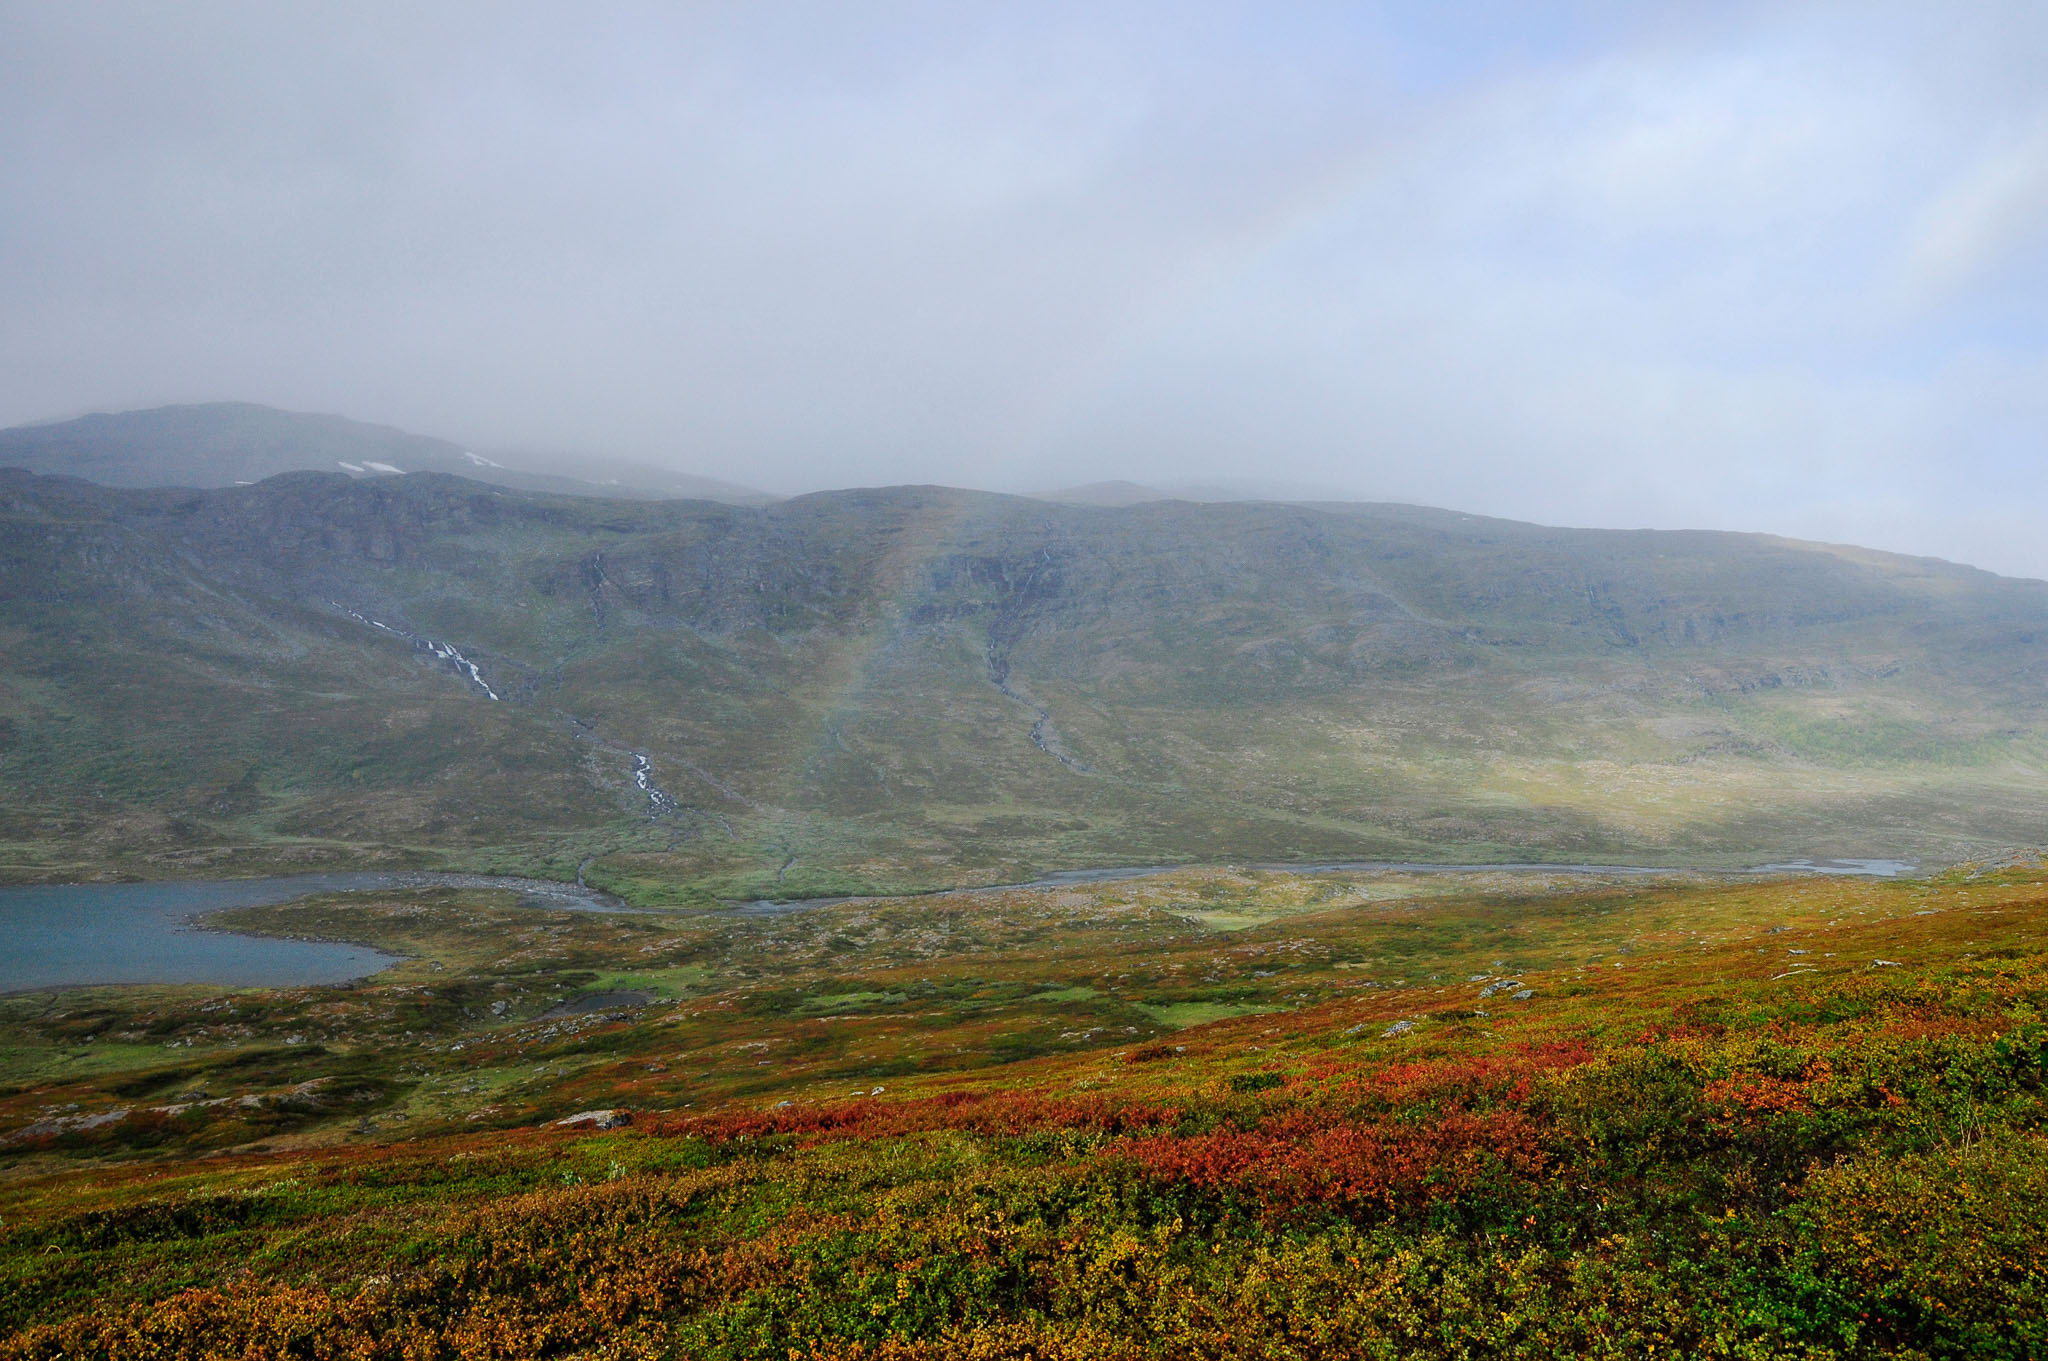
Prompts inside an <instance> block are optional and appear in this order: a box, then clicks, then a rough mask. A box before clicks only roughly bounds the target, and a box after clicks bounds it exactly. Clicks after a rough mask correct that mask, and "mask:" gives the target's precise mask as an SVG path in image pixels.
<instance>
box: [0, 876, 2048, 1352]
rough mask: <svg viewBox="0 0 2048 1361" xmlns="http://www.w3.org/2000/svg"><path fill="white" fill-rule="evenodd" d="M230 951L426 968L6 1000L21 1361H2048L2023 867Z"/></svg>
mask: <svg viewBox="0 0 2048 1361" xmlns="http://www.w3.org/2000/svg"><path fill="white" fill-rule="evenodd" d="M217 924H220V925H225V926H232V927H234V928H235V929H239V930H255V931H263V932H269V933H275V934H287V935H300V936H313V937H322V938H340V939H349V940H359V941H364V942H368V943H372V944H376V945H378V946H381V947H383V948H385V949H389V950H392V951H394V952H397V953H401V954H404V955H405V956H407V961H406V962H405V963H403V964H401V965H399V966H397V967H395V968H393V969H391V970H388V971H386V972H385V973H384V974H381V975H378V976H377V977H376V978H374V979H369V980H365V981H362V982H359V983H357V984H354V985H349V986H343V987H336V988H307V989H296V990H288V991H269V992H221V991H218V990H205V989H101V990H77V991H69V992H63V993H47V994H33V995H22V996H15V997H10V998H5V999H0V1084H4V1086H0V1272H4V1275H0V1280H4V1281H5V1287H4V1289H0V1329H4V1330H5V1332H6V1339H5V1341H0V1356H6V1357H23V1358H27V1357H34V1358H55V1357H59V1356H66V1357H77V1356H190V1357H202V1356H220V1355H235V1356H250V1357H383V1356H390V1357H400V1356H405V1357H439V1356H446V1357H458V1356H459V1357H471V1356H478V1357H482V1356H504V1357H512V1356H564V1357H567V1356H587V1357H599V1356H606V1357H611V1356H617V1357H627V1356H633V1357H640V1356H646V1357H665V1356H675V1357H773V1358H777V1361H781V1359H782V1358H811V1357H988V1358H994V1357H1020V1358H1021V1357H1037V1358H1055V1357H1077V1358H1078V1357H1185V1356H1198V1357H1237V1356H1246V1357H1324V1356H1339V1355H1342V1356H1387V1357H1396V1356H1399V1357H1411V1356H1445V1357H1452V1356H1526V1357H1551V1356H1558V1355H1586V1356H1649V1355H1674V1356H1675V1355H1686V1356H1743V1357H1766V1356H1768V1357H1782V1356H1803V1357H1815V1358H1819V1357H1854V1356H1879V1355H1883V1356H1929V1357H1933V1356H1944V1357H1964V1356H1969V1357H1985V1356H1990V1357H2022V1356H2034V1355H2040V1354H2042V1352H2043V1351H2044V1349H2048V1324H2044V1323H2043V1322H2042V1320H2043V1319H2048V1122H2044V1113H2048V1112H2044V1106H2043V1101H2042V1090H2043V1081H2044V1072H2043V1067H2044V1061H2048V1024H2044V1022H2043V1018H2042V1012H2043V1010H2044V1009H2048V869H2044V867H2043V866H2041V865H2038V864H2035V863H2032V862H2026V863H2019V864H2012V865H2006V866H2002V867H1976V868H1965V869H1961V870H1957V871H1953V872H1950V873H1947V874H1945V875H1942V876H1939V877H1936V878H1931V879H1924V880H1912V881H1896V882H1879V881H1870V880H1839V879H1818V878H1809V879H1791V880H1777V881H1756V880H1752V879H1743V880H1735V879H1724V878H1716V877H1714V876H1711V875H1706V874H1684V875H1672V876H1668V877H1666V878H1663V879H1658V880H1654V881H1644V880H1614V881H1602V880H1588V879H1585V878H1580V877H1573V876H1569V875H1564V874H1542V875H1533V876H1531V875H1512V874H1505V873H1492V874H1475V875H1469V876H1445V875H1429V876H1423V875H1402V874H1397V873H1389V872H1381V873H1372V874H1356V873H1328V874H1311V873H1283V872H1258V871H1246V870H1232V869H1206V870H1185V871H1178V872H1174V873H1169V874H1163V875H1158V876H1154V877H1151V878H1146V879H1138V880H1128V881H1122V882H1117V883H1106V884H1095V885H1076V886H1072V887H1066V888H1059V889H1039V890H979V891H970V892H959V893H952V894H944V895H937V896H931V897H923V898H913V899H897V900H884V901H862V902H852V903H844V904H840V905H836V906H830V907H817V908H808V909H803V910H795V911H787V912H781V913H762V914H754V915H749V914H738V913H731V912H642V913H619V914H593V913H580V912H566V911H561V912H557V911H548V910H544V909H536V908H531V907H525V906H522V905H520V904H519V903H518V902H517V901H516V899H514V898H513V897H512V896H511V895H509V894H504V893H500V892H494V891H488V890H467V889H434V890H423V891H417V892H406V893H389V894H376V895H337V896H330V897H321V898H311V899H305V900H301V901H299V902H296V903H289V904H284V905H280V906H275V907H265V908H253V909H244V910H240V911H238V912H236V913H233V914H224V915H223V917H222V918H221V919H219V920H218V923H217ZM589 1111H625V1112H630V1120H631V1123H630V1124H628V1125H626V1126H624V1127H622V1128H610V1129H601V1128H597V1127H596V1125H597V1124H599V1123H611V1121H610V1120H609V1119H608V1120H605V1121H599V1122H586V1123H585V1124H583V1125H582V1126H581V1127H574V1126H568V1127H565V1126H563V1125H560V1124H558V1123H556V1122H557V1121H560V1120H561V1119H562V1118H563V1117H566V1116H573V1115H575V1114H577V1113H580V1112H589Z"/></svg>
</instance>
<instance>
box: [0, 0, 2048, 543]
mask: <svg viewBox="0 0 2048 1361" xmlns="http://www.w3.org/2000/svg"><path fill="white" fill-rule="evenodd" d="M2043 70H2048V7H2044V6H2042V5H2040V4H2039V3H2038V0H2020V2H2016V3H1999V2H1998V0H1989V2H1987V3H1970V0H1955V2H1954V3H1948V4H1943V5H1933V4H1926V3H1913V4H1890V3H1887V2H1886V0H1859V2H1858V3H1844V4H1831V3H1819V4H1809V3H1800V0H1778V3H1772V4H1759V5H1747V4H1743V3H1740V0H1736V2H1735V3H1728V4H1721V5H1699V4H1684V5H1679V4H1670V5H1664V4H1655V3H1636V4H1626V5H1624V4H1606V3H1593V2H1591V0H1588V3H1582V4H1569V3H1560V4H1541V3H1498V4H1495V3H1487V2H1486V0H1475V3H1470V4H1450V5H1447V4H1443V3H1440V2H1439V3H1423V2H1420V0H1418V2H1416V3H1407V2H1406V0H1403V2H1401V3H1384V4H1374V3H1355V4H1316V3H1312V2H1309V0H1303V2H1302V3H1290V4H1287V5H1273V4H1270V3H1258V4H1219V3H1203V2H1202V0H1182V2H1180V3H1172V4H1158V5H1153V4H1143V3H1131V4H1119V3H1114V0H1092V2H1091V3H1077V4H1064V3H1061V0H1033V3H1028V4H1005V3H993V2H992V3H977V4H968V5H962V4H959V3H956V2H954V0H946V2H944V3H931V4H917V3H909V4H894V3H887V2H886V0H872V2H868V3H861V4H851V5H850V4H845V3H843V2H835V3H824V4H815V5H812V4H794V3H792V4H777V3H772V0H754V2H753V3H741V4H731V5H723V4H687V3H678V2H676V0H670V2H669V3H659V4H646V5H640V4H614V3H603V0H594V2H588V3H580V4H577V5H573V6H571V5H566V4H564V5H523V4H518V3H514V2H512V0H506V2H503V3H476V4H465V3H428V2H425V0H411V2H409V3H403V4H379V3H374V2H373V0H352V2H351V3H348V4H314V3H307V4H293V5H278V4H275V3H270V2H269V0H265V2H264V3H251V4H209V3H205V2H204V0H192V2H191V3H181V4H178V5H162V4H157V3H146V4H132V5H128V4H109V3H93V2H92V0H47V2H45V3H23V2H22V0H0V425H8V424H16V423H22V422H28V421H36V420H46V419H52V418H59V417H64V416H70V415H75V414H79V413H82V412H85V411H90V410H120V409H127V408H133V407H141V406H152V405H158V404H163V403H168V402H185V401H213V400H240V401H255V402H264V403H268V404H271V405H275V406H281V407H287V408H291V409H297V410H309V411H328V412H340V413H342V414H346V415H350V416H354V417H357V418H359V419H364V420H372V421H378V422H385V423H390V424H395V425H400V426H403V427H405V428H407V429H411V430H415V431H418V432H420V433H424V434H435V435H444V436H447V437H449V438H453V439H458V440H461V441H463V442H465V443H467V444H469V445H470V446H471V447H475V448H479V449H489V450H494V451H544V452H550V453H566V454H574V453H585V454H603V455H607V456H612V457H619V458H628V459H634V460H638V461H642V462H648V463H655V464H660V465H663V466H667V467H673V468H677V469H680V470H683V471H687V472H692V473H697V474H701V475H704V476H710V477H717V478H722V479H726V480H729V481H733V482H739V483H742V484H746V485H749V486H754V487H760V488H763V489H766V490H769V491H773V492H778V493H795V492H801V491H806V490H815V489H821V488H827V487H840V486H852V485H873V484H883V483H899V482H941V483H949V484H952V485H958V486H974V487H984V488H990V489H995V490H1006V491H1034V490H1046V489H1051V488H1057V487H1063V486H1072V485H1075V484H1079V483H1087V482H1093V481H1097V480H1104V479H1129V480H1132V481H1138V482H1143V483H1149V484H1155V485H1159V484H1166V485H1177V484H1189V483H1218V482H1222V483H1228V484H1232V485H1240V486H1248V487H1261V488H1271V489H1278V490H1284V491H1286V492H1287V493H1288V494H1296V495H1298V494H1319V495H1329V496H1345V497H1355V498H1358V499H1367V500H1396V501H1411V502H1420V503H1424V504H1431V505H1440V506H1448V507H1453V508H1457V509H1461V510H1467V511H1473V512H1479V513H1485V514H1491V515H1500V516H1506V517H1510V518H1515V519H1523V520H1536V521H1541V522H1545V523H1551V524H1570V525H1597V526H1611V527H1631V528H1632V527H1660V528H1679V527H1692V528H1721V529H1744V530H1762V531H1768V532H1773V533H1781V534H1788V535H1794V536H1797V537H1802V538H1817V539H1825V540H1831V541H1837V542H1853V543H1861V544H1866V545H1869V546H1873V547H1879V548H1886V549H1892V550H1896V551H1902V552H1911V553H1924V554H1932V555H1936V556H1941V557H1946V558H1951V559H1955V560H1959V561H1964V562H1970V563H1974V564H1976V565H1979V566H1983V567H1988V568H1991V569H1993V570H1997V571H2002V572H2007V573H2012V574H2017V575H2025V576H2038V577H2048V533H2043V532H2042V529H2041V526H2042V525H2043V523H2044V522H2048V81H2044V80H2042V79H2041V75H2040V73H2041V72H2042V71H2043Z"/></svg>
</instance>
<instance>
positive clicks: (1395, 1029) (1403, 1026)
mask: <svg viewBox="0 0 2048 1361" xmlns="http://www.w3.org/2000/svg"><path fill="white" fill-rule="evenodd" d="M1413 1029H1415V1022H1413V1021H1396V1022H1394V1023H1393V1024H1392V1025H1390V1026H1388V1027H1387V1028H1386V1029H1385V1030H1382V1031H1381V1032H1380V1038H1381V1039H1383V1040H1391V1039H1392V1038H1394V1036H1396V1035H1406V1034H1407V1033H1408V1032H1409V1031H1411V1030H1413Z"/></svg>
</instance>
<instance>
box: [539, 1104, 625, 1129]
mask: <svg viewBox="0 0 2048 1361" xmlns="http://www.w3.org/2000/svg"><path fill="white" fill-rule="evenodd" d="M632 1123H633V1112H631V1111H629V1110H618V1109H613V1110H602V1111H577V1112H576V1113H575V1114H574V1115H565V1116H563V1117H562V1118H561V1119H559V1120H557V1121H555V1124H556V1125H557V1126H559V1127H560V1128H562V1129H622V1128H624V1127H625V1126H627V1125H630V1124H632Z"/></svg>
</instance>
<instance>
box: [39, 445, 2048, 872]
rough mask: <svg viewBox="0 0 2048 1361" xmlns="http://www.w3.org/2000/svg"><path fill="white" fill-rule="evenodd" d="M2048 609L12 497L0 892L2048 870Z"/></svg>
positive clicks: (631, 517)
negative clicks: (410, 884)
mask: <svg viewBox="0 0 2048 1361" xmlns="http://www.w3.org/2000/svg"><path fill="white" fill-rule="evenodd" d="M2044 666H2048V585H2043V584H2042V583H2038V582H2024V581H2015V580H2009V579H2004V578H1999V577H1995V576H1992V575H1990V574H1988V573H1983V572H1977V571H1973V570H1970V569H1967V568H1961V567H1956V566H1952V565H1950V564H1945V563H1940V562H1935V561H1932V560H1926V559H1910V558H1900V557H1892V556H1887V555H1884V554H1878V553H1870V552H1864V551H1861V550H1855V549H1845V548H1834V547H1827V546H1822V545H1814V544H1802V543H1793V542H1788V541H1784V540H1777V539H1770V538H1765V537H1760V536H1753V535H1734V534H1708V533H1649V532H1643V533H1619V532H1608V531H1585V530H1561V529H1548V528H1543V527H1540V526H1535V525H1526V524H1517V523H1512V522H1507V521H1499V520H1485V519H1478V518H1474V517H1470V516H1463V515H1458V514H1454V513H1450V512H1442V511H1430V510H1423V509H1418V508H1414V507H1403V506H1376V505H1355V506H1354V505H1341V506H1294V505H1276V504H1258V503H1240V504H1217V505H1200V504H1191V503H1185V502H1153V503H1149V504H1141V505H1133V506H1127V507H1111V508H1095V507H1084V506H1065V505H1053V504H1050V503H1047V502H1042V501H1032V500H1026V499H1021V498H1015V497H1001V496H992V495H984V494H980V493H972V492H960V491H952V490H947V489H943V488H928V487H927V488H893V489H881V490H864V491H847V492H835V493H827V494H820V495H815V496H807V497H800V498H797V499H795V500H792V501H788V502H783V503H779V504H776V505H772V506H767V507H756V508H749V507H740V506H730V505H721V504H714V503H710V502H702V501H667V502H644V501H643V502H627V501H605V500H594V499H586V498H571V497H557V496H549V495H543V494H540V493H534V492H522V491H517V490H514V489H509V488H505V487H495V486H489V485H485V484H481V483H478V482H474V481H468V480H465V479H461V478H455V477H450V476H444V475H439V474H425V473H414V474H411V475H406V476H396V475H393V476H384V477H378V478H352V477H350V476H346V475H343V474H341V473H333V474H317V473H295V474H288V475H284V476H279V477H275V478H271V479H269V480H266V481H262V482H259V483H257V484H256V485H253V486H245V487H222V488H216V489H211V490H207V489H200V490H187V491H164V490H154V491H152V490H116V489H109V488H105V487H100V486H95V485H92V484H89V483H86V482H81V481H77V480H73V479H65V478H56V477H44V476H37V475H33V474H27V473H19V472H16V473H6V474H0V872H4V873H5V874H6V875H7V876H8V877H11V878H13V879H16V880H21V879H45V880H47V879H76V878H82V877H90V876H93V875H96V874H109V873H112V874H127V875H137V876H142V877H153V876H163V875H167V874H202V873H209V872H249V871H252V870H258V869H268V868H289V867H294V866H307V867H319V866H327V865H348V866H360V865H366V864H396V865H456V866H463V867H474V868H487V869H500V870H517V871H523V872H528V873H537V874H541V875H544V876H548V877H555V878H562V879H566V878H571V877H573V876H574V875H575V874H576V873H577V872H578V869H579V867H580V868H581V869H582V871H583V872H584V873H585V875H586V876H587V878H588V879H589V881H590V882H592V883H594V884H599V885H604V886H609V887H612V888H614V889H616V890H618V891H620V892H622V893H625V894H627V895H628V896H629V897H632V898H634V899H635V900H636V901H640V902H643V903H644V902H660V901H669V902H693V901H694V902H702V901H708V900H710V899H712V898H728V899H730V898H748V897H757V896H764V895H765V896H805V895H816V894H829V893H835V892H844V891H849V890H855V889H865V890H869V891H873V890H896V889H903V888H914V887H931V886H939V885H947V884H963V883H989V882H1011V881H1017V880H1020V879H1025V878H1029V877H1031V876H1032V875H1033V874H1034V873H1035V872H1039V871H1043V870H1048V869H1066V868H1070V867H1079V866H1087V865H1140V866H1143V865H1156V864H1162V863H1165V864H1172V863H1189V862H1200V863H1215V862H1217V861H1219V860H1226V859H1227V860H1240V861H1249V862H1254V863H1264V862H1289V863H1304V862H1321V861H1340V860H1344V861H1348V860H1368V859H1378V860H1411V859H1431V860H1440V861H1442V860H1448V861H1452V862H1478V861H1495V862H1497V861H1504V860H1525V859H1543V860H1553V861H1590V862H1608V863H1613V862H1635V863H1650V864H1693V865H1730V864H1742V863H1753V862H1754V861H1756V860H1762V859H1775V858H1783V857H1787V856H1861V857H1884V858H1900V859H1910V858H1915V857H1918V858H1920V859H1922V860H1923V861H1926V862H1932V863H1948V862H1953V861H1955V860H1958V859H1962V858H1966V857H1968V856H1971V855H1976V854H1983V853H1988V852H1991V851H1994V850H1996V849H1999V848H2003V847H2009V846H2014V845H2027V844H2033V843H2036V842H2038V841H2040V840H2042V839H2043V830H2044V829H2043V814H2042V810H2043V808H2044V807H2048V730H2044V726H2043V724H2044V717H2043V715H2044V708H2043V703H2042V701H2043V687H2042V678H2043V676H2044V674H2048V671H2044Z"/></svg>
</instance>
